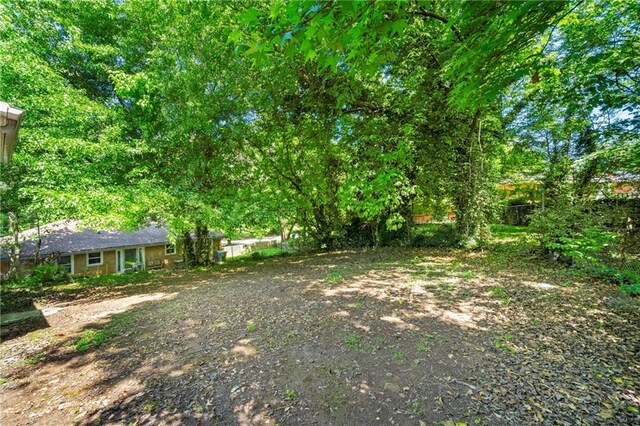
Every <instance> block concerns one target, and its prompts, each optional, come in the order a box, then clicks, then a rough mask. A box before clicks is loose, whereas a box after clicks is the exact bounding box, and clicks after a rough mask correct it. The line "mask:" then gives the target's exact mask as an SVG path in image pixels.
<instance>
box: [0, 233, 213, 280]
mask: <svg viewBox="0 0 640 426" xmlns="http://www.w3.org/2000/svg"><path fill="white" fill-rule="evenodd" d="M221 247H222V239H220V238H214V239H212V248H213V250H220V249H221ZM126 248H133V247H126ZM117 250H124V248H118V249H111V250H102V265H95V266H87V253H75V254H70V256H71V258H72V262H73V274H74V275H105V274H115V273H117V271H116V267H117V262H116V252H117ZM96 251H99V250H96ZM144 260H145V268H157V267H161V268H173V267H175V266H176V265H175V262H176V261H182V247H181V246H180V245H178V246H177V248H176V253H175V254H165V244H164V243H163V244H158V245H152V246H146V247H144ZM158 262H160V263H158ZM0 267H1V271H2V273H3V274H5V273H6V272H8V270H9V261H8V260H3V261H2V262H0ZM20 269H21V274H22V275H25V274H26V273H28V272H30V271H31V270H32V269H33V261H32V260H30V259H27V260H22V261H21V262H20Z"/></svg>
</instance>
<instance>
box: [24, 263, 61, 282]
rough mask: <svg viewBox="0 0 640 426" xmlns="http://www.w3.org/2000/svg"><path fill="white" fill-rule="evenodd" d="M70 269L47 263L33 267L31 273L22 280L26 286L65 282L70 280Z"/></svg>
mask: <svg viewBox="0 0 640 426" xmlns="http://www.w3.org/2000/svg"><path fill="white" fill-rule="evenodd" d="M69 278H70V276H69V271H67V270H66V269H65V268H63V267H60V266H58V265H56V264H50V263H45V264H43V265H38V266H36V267H35V268H33V271H32V272H31V275H30V276H28V277H24V278H22V279H21V280H20V283H19V284H20V285H22V286H25V287H40V286H42V285H43V284H53V283H64V282H68V281H69Z"/></svg>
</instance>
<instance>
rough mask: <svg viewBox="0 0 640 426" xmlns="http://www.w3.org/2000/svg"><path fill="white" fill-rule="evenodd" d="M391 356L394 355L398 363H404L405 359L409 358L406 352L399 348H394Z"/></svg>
mask: <svg viewBox="0 0 640 426" xmlns="http://www.w3.org/2000/svg"><path fill="white" fill-rule="evenodd" d="M391 356H392V357H393V359H394V360H395V361H396V362H397V363H398V364H402V363H403V362H404V361H405V359H406V358H407V357H406V356H405V354H404V352H402V351H401V350H398V349H394V350H392V351H391Z"/></svg>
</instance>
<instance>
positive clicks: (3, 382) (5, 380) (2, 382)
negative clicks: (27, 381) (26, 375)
mask: <svg viewBox="0 0 640 426" xmlns="http://www.w3.org/2000/svg"><path fill="white" fill-rule="evenodd" d="M10 381H11V380H10V379H9V378H8V377H0V385H6V384H7V383H9V382H10Z"/></svg>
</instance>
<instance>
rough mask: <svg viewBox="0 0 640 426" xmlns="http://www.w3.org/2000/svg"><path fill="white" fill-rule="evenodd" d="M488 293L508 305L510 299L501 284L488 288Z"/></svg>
mask: <svg viewBox="0 0 640 426" xmlns="http://www.w3.org/2000/svg"><path fill="white" fill-rule="evenodd" d="M489 294H490V295H491V296H493V297H495V298H496V299H500V300H501V302H502V304H503V305H505V306H506V305H508V304H509V303H510V302H511V299H510V298H509V297H508V296H507V291H506V290H505V289H504V287H502V286H499V285H497V286H493V287H491V288H490V289H489Z"/></svg>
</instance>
